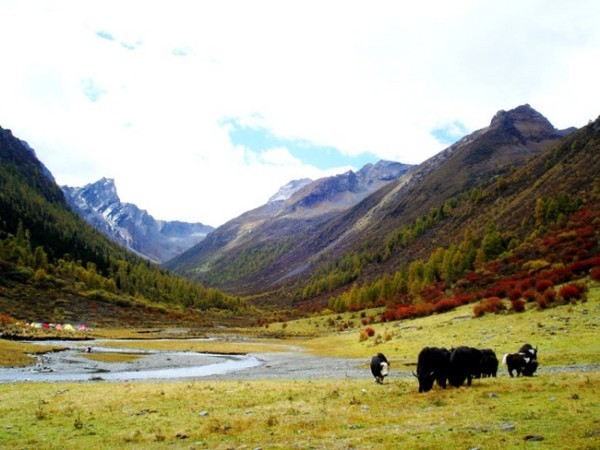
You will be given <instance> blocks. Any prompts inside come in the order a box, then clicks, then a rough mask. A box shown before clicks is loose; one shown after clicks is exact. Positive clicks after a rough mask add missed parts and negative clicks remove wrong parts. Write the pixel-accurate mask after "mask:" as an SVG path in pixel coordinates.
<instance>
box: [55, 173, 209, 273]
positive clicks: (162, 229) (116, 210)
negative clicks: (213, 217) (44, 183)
mask: <svg viewBox="0 0 600 450" xmlns="http://www.w3.org/2000/svg"><path fill="white" fill-rule="evenodd" d="M62 190H63V193H64V194H65V197H66V199H67V203H69V205H70V206H71V207H72V208H73V209H74V210H75V212H77V213H78V214H79V215H80V216H81V217H83V218H84V219H85V220H86V221H87V222H88V223H89V224H91V225H92V226H94V227H95V228H96V229H98V230H99V231H101V232H102V233H104V234H105V235H106V236H108V237H109V238H111V239H112V240H114V241H116V242H117V243H119V244H121V245H122V246H124V247H127V248H129V249H130V250H133V251H135V252H137V253H138V254H140V255H142V256H145V257H147V258H149V259H151V260H153V261H156V262H165V261H167V260H169V259H171V258H173V257H175V256H177V255H178V254H179V253H182V252H183V251H185V250H187V249H188V248H189V247H191V246H193V245H195V244H197V243H198V242H200V241H201V240H202V239H204V238H205V237H206V235H207V234H208V233H210V232H211V231H212V230H213V228H212V227H210V226H208V225H203V224H201V223H187V222H179V221H173V222H168V221H160V220H155V219H154V218H153V217H152V216H151V215H150V214H148V212H147V211H144V210H141V209H140V208H138V207H137V206H136V205H133V204H131V203H121V200H120V198H119V195H118V194H117V187H116V185H115V180H114V179H112V178H101V179H100V180H98V181H96V182H95V183H90V184H88V185H86V186H84V187H68V186H63V187H62Z"/></svg>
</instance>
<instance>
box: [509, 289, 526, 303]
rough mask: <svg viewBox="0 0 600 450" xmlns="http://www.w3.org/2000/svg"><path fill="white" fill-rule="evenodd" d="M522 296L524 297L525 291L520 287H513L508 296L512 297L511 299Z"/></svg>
mask: <svg viewBox="0 0 600 450" xmlns="http://www.w3.org/2000/svg"><path fill="white" fill-rule="evenodd" d="M521 297H523V291H521V288H520V287H516V288H514V289H511V290H510V292H509V293H508V298H510V299H511V300H517V299H519V298H521Z"/></svg>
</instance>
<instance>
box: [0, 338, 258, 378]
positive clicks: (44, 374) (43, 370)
mask: <svg viewBox="0 0 600 450" xmlns="http://www.w3.org/2000/svg"><path fill="white" fill-rule="evenodd" d="M39 344H40V345H60V346H64V347H67V349H66V350H63V351H60V352H53V353H48V354H45V355H42V356H39V357H37V360H38V362H37V363H36V364H35V365H32V366H27V367H19V368H0V383H12V382H26V381H88V380H111V381H117V380H120V381H124V380H139V381H142V380H162V379H164V380H172V379H184V378H196V377H206V376H211V375H223V374H227V373H231V372H235V371H240V370H244V369H249V368H253V367H258V366H260V365H261V364H262V363H263V362H262V361H261V360H260V359H258V358H257V357H255V356H250V355H219V354H206V353H196V352H168V351H152V350H137V349H121V350H115V349H112V348H103V347H101V346H94V350H93V351H94V353H102V352H112V353H114V352H119V353H133V354H136V355H140V356H141V358H140V359H139V360H136V361H134V362H132V363H99V362H96V361H92V360H89V359H87V358H85V357H84V356H83V355H82V353H83V350H84V348H85V347H86V346H87V345H82V343H81V342H69V341H60V342H50V341H48V342H43V343H39ZM71 345H72V347H70V346H71Z"/></svg>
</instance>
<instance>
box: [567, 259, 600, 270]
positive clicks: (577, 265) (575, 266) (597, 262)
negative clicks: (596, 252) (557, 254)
mask: <svg viewBox="0 0 600 450" xmlns="http://www.w3.org/2000/svg"><path fill="white" fill-rule="evenodd" d="M598 266H600V256H594V257H592V258H589V259H584V260H581V261H576V262H574V263H572V264H570V265H569V269H570V270H571V272H573V273H574V274H582V273H585V272H587V271H589V270H590V269H592V268H593V267H598Z"/></svg>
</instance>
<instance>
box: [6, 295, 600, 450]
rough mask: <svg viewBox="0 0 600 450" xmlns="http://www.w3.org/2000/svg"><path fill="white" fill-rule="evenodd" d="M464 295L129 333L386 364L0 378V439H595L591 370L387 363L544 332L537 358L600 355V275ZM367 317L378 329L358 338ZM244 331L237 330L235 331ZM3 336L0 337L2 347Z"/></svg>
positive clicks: (553, 361)
mask: <svg viewBox="0 0 600 450" xmlns="http://www.w3.org/2000/svg"><path fill="white" fill-rule="evenodd" d="M472 308H473V305H470V306H463V307H461V308H458V309H457V310H454V311H451V312H448V313H444V314H439V315H434V316H430V317H425V318H420V319H415V320H407V321H401V322H390V323H376V322H374V323H366V324H363V323H362V321H363V319H365V321H366V322H369V315H370V314H372V315H375V312H370V313H367V314H366V316H365V317H361V314H360V313H347V314H340V315H338V314H334V315H328V316H315V317H311V318H307V319H302V320H297V321H290V322H285V323H276V324H270V325H269V326H268V328H265V327H262V328H259V329H258V328H257V329H252V330H232V329H230V330H228V331H227V333H229V334H230V335H227V336H226V335H223V336H222V339H221V340H214V341H186V340H183V339H173V340H168V341H156V340H151V339H148V340H146V341H140V340H136V341H135V342H134V343H132V344H131V345H132V346H134V347H136V348H140V346H147V347H148V348H156V346H160V348H162V349H172V350H194V351H221V352H224V353H237V352H245V351H247V352H261V351H264V352H267V351H268V352H271V351H286V350H289V349H291V348H296V347H300V348H302V349H303V351H307V352H312V353H316V354H320V355H328V356H341V357H355V358H360V359H363V360H364V361H365V371H366V372H367V373H368V368H367V366H366V362H367V361H368V359H369V358H370V356H371V355H373V354H375V353H377V352H383V353H385V354H386V355H387V356H388V359H390V361H391V369H392V372H391V374H390V377H389V378H388V379H386V382H385V384H384V385H377V384H376V383H374V382H373V380H372V378H370V376H367V377H365V378H364V379H339V380H256V381H208V380H202V379H198V380H196V381H193V382H189V381H169V382H154V383H150V382H135V383H131V382H114V383H113V382H82V383H10V384H0V398H2V402H0V418H1V420H0V448H10V449H13V448H35V449H55V448H56V449H58V448H70V449H84V448H95V449H113V448H126V449H147V448H157V449H162V448H165V449H167V448H168V449H179V448H181V449H256V448H262V449H269V448H281V449H288V448H302V449H311V448H313V449H354V448H356V449H362V448H364V449H366V448H368V449H397V448H422V449H432V448H433V449H437V448H439V449H454V448H456V449H473V448H480V449H506V448H524V449H598V448H600V372H598V371H597V370H596V371H589V372H588V371H572V372H559V371H553V370H541V371H540V372H539V373H537V374H536V376H534V377H528V378H527V377H525V378H509V377H508V375H507V373H506V368H505V367H503V366H501V367H500V370H499V375H498V378H497V379H481V380H474V382H473V386H471V387H461V388H448V389H446V390H441V389H439V388H437V387H436V388H434V389H433V390H432V391H430V392H428V393H424V394H419V393H418V392H417V382H416V380H414V379H413V378H406V377H399V376H396V375H397V374H395V373H394V370H397V371H400V370H412V369H414V367H415V363H416V356H417V354H418V352H419V350H420V349H421V348H422V347H423V346H425V345H444V346H447V347H451V346H457V345H463V344H464V345H470V346H476V347H482V348H483V347H488V348H492V349H494V350H495V351H496V353H497V354H498V356H499V357H500V358H501V356H502V354H503V353H505V352H514V351H516V350H517V349H518V348H519V347H520V345H521V344H522V343H524V342H529V343H531V344H532V345H534V346H535V345H537V346H538V350H539V361H540V367H541V368H542V369H545V368H551V367H552V366H566V365H571V364H584V363H600V339H599V337H600V288H599V286H598V284H596V285H594V286H593V287H592V288H591V289H590V291H589V292H588V298H587V301H585V302H578V303H576V304H568V305H563V306H559V307H556V308H552V309H546V310H541V311H538V310H535V309H528V310H526V311H525V312H523V313H518V314H515V313H512V314H511V313H506V314H486V315H484V316H483V317H480V318H477V319H473V318H472ZM342 324H343V325H344V326H343V327H341V325H342ZM366 327H372V328H373V331H374V333H373V335H372V336H370V337H368V338H366V339H365V338H364V336H363V338H362V339H361V337H360V335H361V331H363V330H364V329H365V328H366ZM341 328H344V331H340V329H341ZM238 332H239V333H240V334H243V335H244V338H243V339H242V340H239V341H236V340H235V339H231V334H236V333H238ZM144 335H148V337H156V336H154V335H152V334H151V333H146V332H144ZM269 335H271V337H272V338H271V339H269V338H268V336H269ZM6 345H7V342H6V341H0V349H2V352H0V353H1V354H4V353H5V352H4V347H5V346H6ZM11 345H26V344H16V343H11ZM103 345H104V344H103ZM112 345H114V346H115V347H116V346H122V345H127V344H123V343H118V342H114V343H113V344H112ZM36 348H37V347H36ZM29 350H30V349H29V347H28V348H27V349H23V351H24V352H26V351H29ZM13 352H18V351H17V350H15V348H14V347H13ZM109 355H110V354H109ZM104 357H108V356H104ZM596 367H597V366H596Z"/></svg>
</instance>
